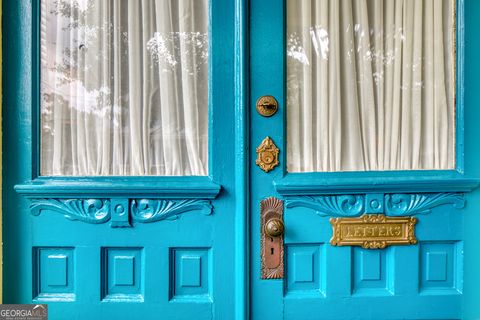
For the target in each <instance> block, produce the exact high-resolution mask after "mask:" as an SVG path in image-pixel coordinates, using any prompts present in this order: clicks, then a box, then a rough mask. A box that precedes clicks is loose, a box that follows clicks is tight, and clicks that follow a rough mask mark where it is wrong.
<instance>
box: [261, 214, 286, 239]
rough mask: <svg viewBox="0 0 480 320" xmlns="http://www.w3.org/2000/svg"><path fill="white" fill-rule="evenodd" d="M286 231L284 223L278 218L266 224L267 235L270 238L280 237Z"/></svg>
mask: <svg viewBox="0 0 480 320" xmlns="http://www.w3.org/2000/svg"><path fill="white" fill-rule="evenodd" d="M284 230H285V226H284V225H283V221H282V220H280V219H278V218H272V219H270V220H268V221H267V223H266V224H265V234H266V235H267V236H269V237H280V236H281V235H282V234H283V231H284Z"/></svg>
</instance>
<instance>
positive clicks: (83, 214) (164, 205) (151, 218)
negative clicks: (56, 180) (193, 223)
mask: <svg viewBox="0 0 480 320" xmlns="http://www.w3.org/2000/svg"><path fill="white" fill-rule="evenodd" d="M125 201H126V203H127V205H125V206H123V205H121V204H116V205H112V202H113V200H111V199H33V200H32V201H31V203H30V210H31V213H32V215H34V216H38V215H40V213H42V211H44V210H45V211H47V210H48V211H53V212H56V213H59V214H62V215H63V216H64V217H65V218H67V219H69V220H77V221H82V222H85V223H91V224H101V223H106V222H108V221H111V222H112V223H111V227H112V228H118V227H130V226H131V225H130V221H133V222H138V223H150V222H156V221H161V220H175V219H178V218H179V216H180V215H181V214H183V213H185V212H189V211H196V212H200V213H203V214H205V215H210V214H211V213H212V210H213V206H212V204H211V203H210V201H208V200H203V199H181V200H164V199H130V200H125ZM128 203H129V205H128ZM117 217H121V219H120V220H123V222H122V221H119V220H118V218H117ZM122 217H123V218H122Z"/></svg>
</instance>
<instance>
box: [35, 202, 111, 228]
mask: <svg viewBox="0 0 480 320" xmlns="http://www.w3.org/2000/svg"><path fill="white" fill-rule="evenodd" d="M30 210H31V212H32V214H33V215H34V216H38V215H40V213H41V211H42V210H51V211H55V212H58V213H60V214H62V215H64V216H65V218H67V219H70V220H79V221H83V222H86V223H94V224H98V223H105V222H107V221H108V220H110V200H106V199H33V200H32V201H31V203H30Z"/></svg>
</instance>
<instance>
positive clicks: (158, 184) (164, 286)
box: [3, 0, 238, 319]
mask: <svg viewBox="0 0 480 320" xmlns="http://www.w3.org/2000/svg"><path fill="white" fill-rule="evenodd" d="M47 2H48V5H49V6H50V7H51V6H56V5H57V4H58V3H60V2H56V1H44V2H42V3H43V4H45V3H47ZM195 2H196V1H195ZM75 3H77V5H78V2H77V1H73V2H70V1H66V2H63V5H64V6H65V7H61V8H60V11H61V10H63V9H65V10H67V11H61V12H62V13H65V12H66V13H65V14H66V17H67V18H68V17H70V18H71V17H76V16H74V14H72V16H69V13H68V12H69V11H68V10H69V8H70V9H71V10H72V12H76V11H75V10H76V9H78V7H75ZM89 3H90V2H89ZM112 3H113V2H112ZM115 3H116V4H123V3H126V1H116V2H115ZM139 3H140V2H137V1H129V4H131V5H133V7H132V8H135V6H136V5H137V4H139ZM162 3H166V2H163V1H160V2H158V3H157V4H158V5H161V4H162ZM172 3H176V2H175V1H174V2H172ZM184 3H186V2H184ZM204 3H208V4H209V5H208V7H209V10H208V12H206V14H205V15H206V17H207V19H208V21H207V22H206V23H207V25H208V31H207V32H206V33H205V34H200V33H198V34H187V33H181V34H178V33H176V32H171V33H166V34H165V33H162V35H163V36H165V37H167V40H166V41H167V42H169V41H170V42H173V41H177V42H178V37H182V36H184V38H182V39H186V40H185V41H187V42H182V45H188V44H189V43H188V41H193V40H189V39H190V38H192V37H195V36H198V37H197V38H195V39H194V40H195V41H197V40H198V41H199V42H201V41H202V39H201V37H202V36H204V37H207V38H209V39H208V41H207V42H204V43H203V45H205V47H204V48H203V50H204V51H205V50H208V51H209V52H210V54H206V55H205V56H203V58H204V59H207V60H208V65H210V68H209V70H208V73H209V74H210V77H209V78H210V81H208V87H209V90H210V91H209V93H208V97H209V99H208V101H209V102H208V103H209V108H208V110H209V111H208V130H209V131H208V132H209V133H208V141H209V146H208V158H209V162H208V175H205V176H190V175H189V174H188V173H187V174H185V176H178V177H167V176H154V175H153V176H152V175H150V176H143V175H142V174H140V175H139V174H136V176H123V177H121V176H102V175H95V174H93V175H92V174H89V176H83V177H74V176H71V174H70V176H69V174H66V175H65V176H60V177H58V176H52V175H49V174H47V175H42V172H41V169H40V167H41V165H42V161H43V160H44V159H43V158H42V159H40V149H41V148H40V146H41V144H42V143H46V140H42V141H40V140H41V139H40V132H41V131H42V132H43V131H44V127H43V125H42V126H40V121H43V115H42V116H40V108H41V107H43V106H44V104H43V102H41V101H44V100H41V98H40V81H41V79H40V78H41V77H42V76H44V77H46V74H45V73H43V74H42V73H40V67H41V61H40V55H41V54H40V51H41V50H40V47H41V44H40V38H41V35H40V33H39V30H40V10H45V7H46V6H43V7H41V6H40V4H41V2H40V1H37V0H35V1H29V0H25V1H23V0H22V1H5V2H4V12H5V20H8V21H9V23H8V25H7V24H6V25H5V26H4V29H3V34H4V38H3V39H4V41H5V42H4V46H5V48H7V47H8V49H6V50H5V56H4V57H5V59H4V70H5V73H4V75H6V74H10V75H12V77H11V78H9V80H8V81H6V82H4V84H5V87H4V92H9V93H11V94H6V95H5V99H4V105H5V107H4V109H3V110H4V111H5V113H4V119H5V122H4V129H5V132H6V134H5V135H4V139H5V144H4V146H5V149H4V152H5V153H4V154H5V155H6V157H5V158H4V160H5V162H4V167H5V168H6V171H5V173H4V181H5V184H4V185H3V190H4V199H5V200H6V201H5V202H4V204H5V206H4V210H3V212H4V213H5V215H4V217H5V218H4V220H3V221H4V224H5V226H6V228H5V232H4V243H5V246H4V254H5V256H4V257H5V259H4V261H5V264H4V272H5V277H4V279H5V281H4V283H3V286H4V291H3V292H4V301H3V302H4V303H34V304H48V311H49V319H213V318H215V319H228V318H229V317H231V316H233V314H234V312H235V308H234V307H235V304H234V302H233V301H232V296H234V295H235V277H234V275H235V269H236V267H235V265H234V264H233V261H234V258H235V247H234V243H235V216H236V214H235V203H236V201H238V200H236V199H235V197H236V195H235V181H236V179H235V168H236V165H235V163H236V161H237V160H236V159H235V143H233V139H234V124H235V121H234V120H235V117H234V115H235V113H234V112H225V106H232V105H234V92H233V90H232V89H231V88H233V87H234V74H233V63H234V60H233V54H232V52H233V50H234V41H233V39H234V33H233V24H232V23H231V21H232V20H233V17H234V10H233V8H234V7H233V4H232V3H229V2H225V1H216V0H214V1H209V2H204ZM84 4H85V3H84ZM103 4H106V2H104V1H98V2H96V6H90V5H89V6H87V7H86V8H87V9H85V8H84V9H78V10H97V12H104V11H101V10H106V9H105V8H109V7H108V6H107V7H100V5H103ZM143 4H144V5H151V6H152V5H153V6H154V4H153V2H152V1H145V2H143ZM72 6H73V7H72ZM101 8H102V9H101ZM116 8H117V9H118V10H120V9H121V8H123V9H122V10H124V11H123V13H124V14H125V7H121V6H117V7H116ZM174 8H176V9H172V10H178V8H177V7H176V5H174ZM100 9H101V10H100ZM52 10H53V9H52ZM108 10H110V9H108ZM185 10H186V9H185ZM149 13H152V12H151V11H150V12H149V11H148V10H146V11H145V10H144V14H149ZM46 14H47V15H48V14H50V13H49V12H47V13H46ZM137 14H138V12H137ZM185 15H186V16H188V15H187V14H185ZM191 15H193V13H191ZM96 16H98V15H93V17H92V16H91V17H90V18H91V19H95V17H96ZM209 17H211V18H210V19H209ZM47 19H48V18H45V20H47ZM54 19H56V20H54V22H57V21H59V22H58V23H59V24H60V22H61V21H62V20H60V19H62V18H54ZM140 20H141V19H139V16H137V17H134V19H133V20H130V22H129V23H133V24H135V23H137V22H140ZM184 20H186V19H184ZM159 21H160V20H159ZM77 22H78V21H77ZM100 26H104V24H103V22H102V23H101V24H100ZM42 27H44V28H45V29H43V32H44V33H43V34H45V32H48V30H51V29H48V21H47V26H45V21H43V20H42ZM65 28H73V29H75V28H76V27H75V26H72V25H69V24H68V25H65ZM102 28H103V27H102ZM94 29H95V28H94ZM45 30H47V31H45ZM67 30H68V29H67ZM95 30H96V31H95ZM95 30H94V31H93V32H94V33H96V32H98V31H99V29H95ZM102 30H103V29H102ZM107 30H109V29H108V28H107ZM129 30H130V29H129ZM58 31H59V32H62V31H61V30H60V29H59V30H58ZM63 31H65V29H63ZM145 35H147V32H146V31H145ZM162 35H160V34H159V35H158V37H162ZM66 36H68V34H67V35H66ZM148 36H149V37H154V38H153V40H155V35H154V34H153V33H152V34H149V35H148ZM122 37H127V35H126V34H123V35H122ZM175 37H177V38H175ZM188 37H190V38H188ZM42 39H43V41H48V39H46V38H42ZM169 39H170V40H169ZM172 39H173V40H172ZM175 39H176V40H175ZM192 39H193V38H192ZM60 40H61V39H60ZM84 41H86V40H84ZM105 41H107V40H105ZM155 41H156V40H155ZM177 42H176V43H175V45H179V44H178V43H177ZM7 43H8V45H7ZM195 43H196V42H195ZM103 44H104V45H105V44H106V42H104V43H103ZM127 44H128V43H127ZM129 45H131V46H135V44H133V42H129ZM138 45H142V46H143V42H141V43H139V44H138ZM144 45H145V46H146V43H145V44H144ZM153 45H155V43H154V44H153ZM87 46H88V43H86V44H84V45H80V46H79V45H77V47H76V48H72V50H74V51H76V50H79V49H82V48H83V49H84V50H87V48H86V47H87ZM42 48H43V49H45V48H44V47H42ZM95 48H97V49H98V47H95ZM43 49H42V50H43ZM92 49H93V46H92V47H90V48H89V50H92ZM127 49H128V48H127ZM127 49H125V50H127ZM130 49H134V48H130ZM130 49H128V50H130ZM47 50H48V48H47ZM93 50H95V49H93ZM199 52H200V51H199ZM170 53H171V52H170ZM120 54H121V53H120ZM47 55H48V54H47ZM44 57H45V55H44ZM51 58H52V57H51V56H50V57H48V58H47V59H51ZM97 58H98V56H97ZM173 59H175V58H173ZM117 62H118V61H117ZM42 63H44V61H43V60H42ZM123 63H127V62H125V61H124V62H123ZM151 67H155V65H154V64H153V65H152V66H151ZM183 68H186V67H183ZM124 70H125V69H124ZM132 70H133V69H132ZM132 70H131V71H132ZM182 70H183V69H182ZM132 72H133V71H132ZM145 72H148V69H146V71H145ZM166 72H168V70H167V71H166ZM187 77H188V75H187ZM125 79H126V78H125ZM125 79H124V80H125ZM139 80H140V79H139ZM44 81H46V80H44ZM78 81H81V80H80V79H78ZM152 81H153V80H152ZM142 83H144V82H142ZM140 84H141V83H136V84H135V86H137V85H140ZM187 85H188V84H186V83H184V84H183V86H187ZM201 85H203V87H207V83H203V84H201ZM199 86H200V84H199ZM27 88H29V89H27ZM94 89H98V88H94ZM111 89H112V88H111ZM109 90H110V89H109ZM199 90H200V89H199ZM156 94H158V93H156V92H152V97H154V96H155V95H156ZM67 99H68V98H67ZM152 99H153V98H152ZM137 107H139V106H138V105H137ZM157 107H158V105H157V106H155V108H157ZM203 107H204V110H206V109H207V108H205V106H203ZM74 109H75V108H73V107H72V111H73V110H74ZM42 110H43V109H42ZM79 116H81V115H80V114H79ZM182 119H183V118H182ZM152 121H153V120H152ZM171 121H173V120H171ZM70 122H73V120H65V121H63V122H62V125H64V124H65V123H66V124H67V125H68V124H69V123H70ZM42 123H43V124H44V122H42ZM117 125H118V124H117ZM147 125H148V124H147ZM167 125H168V124H167ZM201 125H206V123H203V124H201ZM164 127H165V125H164ZM97 129H98V127H95V126H90V128H89V130H92V131H95V130H97ZM157 129H159V128H158V127H157ZM160 129H161V128H160ZM180 129H181V128H180V127H178V128H175V130H176V131H178V132H176V133H175V134H179V135H187V134H188V133H185V132H184V131H182V130H180ZM132 130H133V129H132ZM7 132H8V133H7ZM65 132H66V131H63V133H65ZM57 133H60V132H59V131H57ZM150 135H151V136H152V137H153V136H154V135H155V133H150ZM59 137H60V136H59ZM74 140H75V139H74ZM91 142H94V143H95V141H91ZM96 142H97V143H99V144H100V143H101V141H100V140H97V141H96ZM171 164H173V165H176V164H177V163H171ZM42 170H43V169H42ZM107 175H108V173H107Z"/></svg>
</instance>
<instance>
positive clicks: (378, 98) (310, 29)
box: [287, 0, 455, 172]
mask: <svg viewBox="0 0 480 320" xmlns="http://www.w3.org/2000/svg"><path fill="white" fill-rule="evenodd" d="M454 6H455V3H454V0H384V1H382V0H288V1H287V16H288V17H287V109H288V117H287V120H288V124H287V128H288V130H287V131H288V139H287V144H288V157H287V158H288V170H289V171H290V172H311V171H366V170H414V169H419V170H421V169H451V168H454V166H455V55H454V48H455V33H454V30H455V18H454V15H455V10H454V8H455V7H454Z"/></svg>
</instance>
